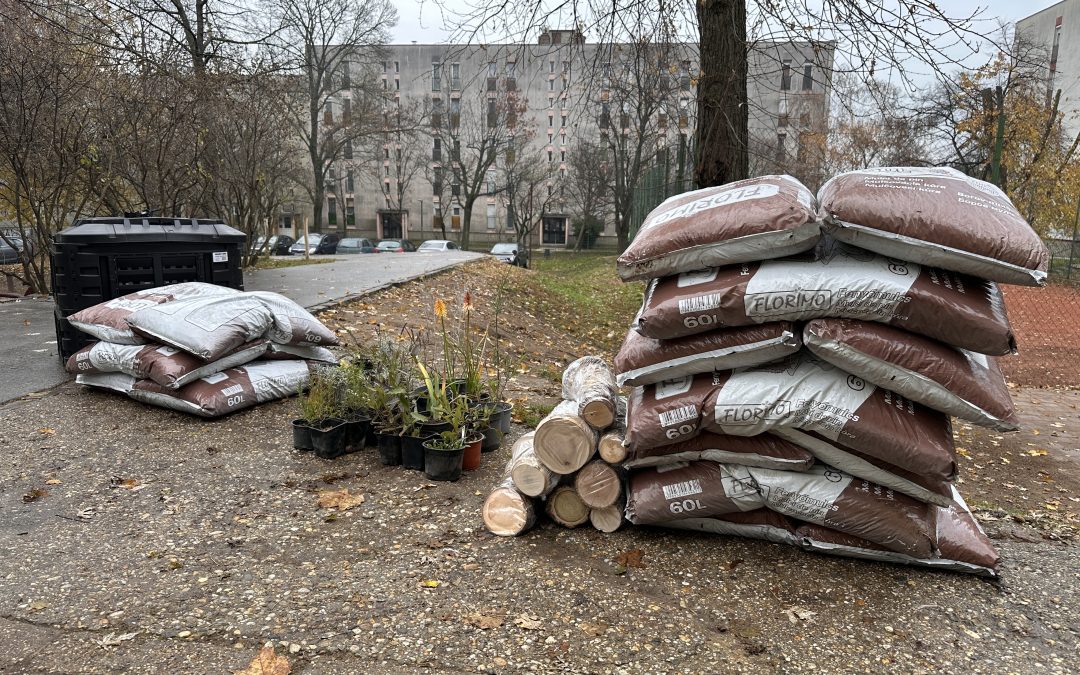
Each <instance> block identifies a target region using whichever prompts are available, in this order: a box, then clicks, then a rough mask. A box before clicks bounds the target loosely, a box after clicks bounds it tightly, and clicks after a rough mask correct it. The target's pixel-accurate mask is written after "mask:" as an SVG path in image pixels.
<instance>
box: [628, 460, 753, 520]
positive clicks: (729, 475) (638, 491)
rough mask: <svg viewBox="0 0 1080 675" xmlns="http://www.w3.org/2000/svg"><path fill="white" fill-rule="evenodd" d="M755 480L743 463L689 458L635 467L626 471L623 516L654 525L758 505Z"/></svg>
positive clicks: (741, 509) (748, 508) (736, 510)
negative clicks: (701, 460)
mask: <svg viewBox="0 0 1080 675" xmlns="http://www.w3.org/2000/svg"><path fill="white" fill-rule="evenodd" d="M761 506H762V501H761V495H760V494H758V490H757V484H756V483H755V482H754V479H753V478H752V477H751V475H750V473H749V472H748V471H747V469H746V467H741V466H737V465H734V464H717V463H716V462H690V463H688V464H672V465H669V466H664V467H659V468H651V469H639V470H637V471H634V472H633V473H632V474H631V475H630V481H629V484H628V487H627V492H626V519H627V520H629V521H630V522H631V523H634V524H635V525H655V524H659V523H666V522H668V521H671V520H681V519H683V518H707V517H709V516H718V515H722V514H725V513H736V512H739V511H753V510H754V509H758V508H761Z"/></svg>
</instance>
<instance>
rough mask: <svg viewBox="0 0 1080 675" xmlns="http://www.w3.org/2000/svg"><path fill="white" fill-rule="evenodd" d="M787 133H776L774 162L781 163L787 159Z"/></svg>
mask: <svg viewBox="0 0 1080 675" xmlns="http://www.w3.org/2000/svg"><path fill="white" fill-rule="evenodd" d="M786 145H787V134H776V163H777V164H783V163H784V160H785V159H787V148H786V147H785V146H786Z"/></svg>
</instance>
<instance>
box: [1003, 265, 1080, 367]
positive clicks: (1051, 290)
mask: <svg viewBox="0 0 1080 675" xmlns="http://www.w3.org/2000/svg"><path fill="white" fill-rule="evenodd" d="M1077 253H1080V250H1078V251H1077ZM1077 260H1078V264H1080V258H1078V259H1077ZM1078 282H1080V274H1077V276H1076V277H1075V278H1074V279H1072V280H1071V282H1070V279H1069V278H1068V276H1067V275H1065V274H1061V273H1059V274H1051V275H1050V283H1048V284H1047V285H1046V287H1045V288H1028V287H1024V286H1003V287H1002V291H1003V292H1004V295H1005V306H1006V309H1007V310H1008V313H1009V321H1010V322H1011V323H1012V327H1013V332H1014V333H1015V334H1016V343H1017V348H1018V350H1019V352H1020V353H1019V354H1018V355H1016V356H1005V357H1002V358H1001V359H1000V360H999V361H998V363H999V364H1000V365H1001V369H1002V370H1003V371H1004V372H1005V376H1006V378H1007V379H1008V380H1009V381H1010V382H1013V383H1015V384H1019V385H1024V386H1035V387H1042V386H1080V325H1078V321H1077V320H1078V318H1080V287H1078V286H1077V285H1076V284H1077V283H1078Z"/></svg>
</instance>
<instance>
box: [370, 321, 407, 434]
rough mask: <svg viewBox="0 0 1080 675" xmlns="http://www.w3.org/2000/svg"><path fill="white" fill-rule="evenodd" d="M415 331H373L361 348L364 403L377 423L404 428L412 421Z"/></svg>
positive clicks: (387, 427)
mask: <svg viewBox="0 0 1080 675" xmlns="http://www.w3.org/2000/svg"><path fill="white" fill-rule="evenodd" d="M415 337H416V336H415V335H414V334H413V333H411V332H409V331H406V330H403V331H402V332H401V333H400V334H399V335H398V336H397V337H396V338H391V337H387V336H383V335H376V338H375V340H374V341H372V343H371V345H370V347H369V348H368V350H367V351H365V352H364V359H365V360H366V362H367V368H366V372H367V376H368V385H369V386H368V406H369V407H370V409H371V412H372V417H373V418H374V420H375V423H376V425H377V426H378V427H380V428H383V429H396V430H398V431H404V430H405V429H406V427H408V426H409V425H410V424H411V423H412V415H411V412H412V403H411V401H410V393H411V392H412V389H413V387H414V382H415V379H414V377H413V363H414V358H415V355H414V353H413V352H414V350H415V349H416V347H417V341H416V339H415Z"/></svg>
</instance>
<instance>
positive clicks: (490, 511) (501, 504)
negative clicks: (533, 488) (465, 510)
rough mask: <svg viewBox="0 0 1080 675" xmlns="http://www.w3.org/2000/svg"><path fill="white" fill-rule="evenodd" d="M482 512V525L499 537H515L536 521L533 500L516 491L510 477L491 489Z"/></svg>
mask: <svg viewBox="0 0 1080 675" xmlns="http://www.w3.org/2000/svg"><path fill="white" fill-rule="evenodd" d="M482 513H483V518H484V526H485V527H487V529H488V531H489V532H491V533H492V534H497V535H499V536H500V537H516V536H517V535H519V534H521V533H523V532H525V531H527V530H528V529H529V528H530V527H532V526H533V524H534V523H536V508H535V507H534V506H533V500H532V499H529V498H528V497H526V496H525V495H523V494H521V493H520V492H518V491H517V489H516V488H515V487H514V483H513V481H512V480H511V479H510V478H506V479H504V480H503V482H502V483H501V484H500V485H499V486H498V487H497V488H495V489H494V490H492V492H491V494H489V495H488V498H487V499H486V500H484V508H483V511H482Z"/></svg>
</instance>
